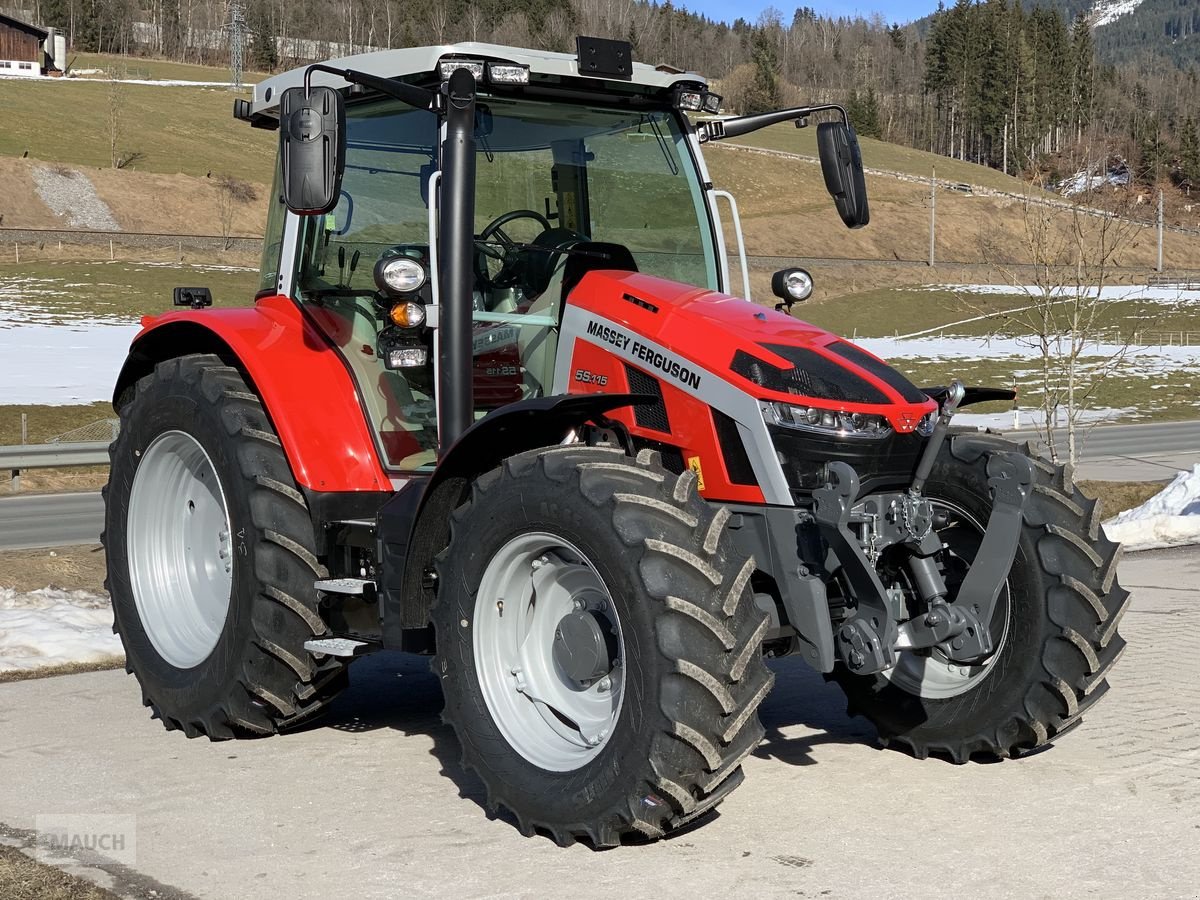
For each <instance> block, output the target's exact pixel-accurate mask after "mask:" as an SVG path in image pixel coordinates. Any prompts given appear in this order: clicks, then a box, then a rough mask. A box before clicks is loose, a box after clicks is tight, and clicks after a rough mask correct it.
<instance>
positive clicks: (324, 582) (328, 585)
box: [313, 578, 375, 597]
mask: <svg viewBox="0 0 1200 900" xmlns="http://www.w3.org/2000/svg"><path fill="white" fill-rule="evenodd" d="M313 587H315V588H316V589H317V590H318V591H320V592H321V593H322V594H349V595H351V596H355V597H360V596H362V595H363V594H366V593H367V590H368V588H369V589H370V590H371V591H372V592H373V591H374V590H375V582H374V581H371V580H370V579H367V578H325V579H321V580H319V581H317V582H316V583H315V584H314V585H313Z"/></svg>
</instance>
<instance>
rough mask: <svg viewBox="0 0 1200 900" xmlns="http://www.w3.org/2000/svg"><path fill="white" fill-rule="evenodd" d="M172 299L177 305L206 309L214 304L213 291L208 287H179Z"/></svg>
mask: <svg viewBox="0 0 1200 900" xmlns="http://www.w3.org/2000/svg"><path fill="white" fill-rule="evenodd" d="M171 301H172V303H174V304H175V305H176V306H190V307H191V308H192V309H204V307H206V306H212V291H210V290H209V289H208V288H206V287H177V288H175V293H174V295H173V297H172V298H171Z"/></svg>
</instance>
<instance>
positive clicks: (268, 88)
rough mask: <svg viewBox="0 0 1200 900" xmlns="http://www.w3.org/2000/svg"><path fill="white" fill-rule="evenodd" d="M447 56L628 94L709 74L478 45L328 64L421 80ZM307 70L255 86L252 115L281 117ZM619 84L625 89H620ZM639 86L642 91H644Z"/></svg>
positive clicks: (320, 80) (331, 79)
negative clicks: (607, 72) (622, 71)
mask: <svg viewBox="0 0 1200 900" xmlns="http://www.w3.org/2000/svg"><path fill="white" fill-rule="evenodd" d="M443 57H452V58H453V57H457V58H462V59H478V60H486V61H500V62H510V63H515V64H517V65H522V66H528V67H529V71H530V76H531V80H533V81H535V82H536V81H542V82H546V81H548V82H562V81H564V80H566V81H567V83H569V82H570V81H573V80H576V79H586V80H587V81H589V82H593V83H594V82H596V81H607V82H610V83H611V84H612V86H613V88H614V91H617V90H619V91H621V92H622V93H643V94H646V93H658V92H660V91H666V90H669V89H670V88H672V87H673V86H674V85H676V84H681V83H682V84H693V85H694V84H699V85H705V84H707V81H706V79H705V78H704V77H703V76H701V75H697V74H696V73H694V72H680V71H679V70H677V69H673V68H670V67H668V66H659V67H655V66H650V65H647V64H645V63H639V62H635V63H633V66H632V72H631V75H630V77H627V78H621V77H608V76H604V75H597V74H595V73H594V72H590V71H582V72H581V71H580V65H579V58H578V57H577V56H576V55H575V54H574V53H554V52H551V51H547V50H528V49H521V48H518V47H505V46H502V45H500V44H483V43H476V42H474V41H468V42H464V43H460V44H442V45H441V46H432V47H405V48H402V49H399V50H378V51H375V52H372V53H360V54H357V55H355V56H344V57H341V58H339V59H332V60H327V61H326V62H325V64H326V65H329V66H332V67H334V68H341V69H356V70H358V71H359V72H365V73H367V74H368V75H376V76H379V77H381V78H404V79H406V80H415V79H414V78H413V76H422V75H430V76H432V75H434V74H436V73H437V70H438V62H439V61H440V60H441V59H442V58H443ZM305 68H307V67H305V66H301V67H300V68H296V69H292V70H291V71H289V72H284V73H283V74H281V75H276V76H274V77H272V78H268V79H266V80H265V81H261V82H259V83H258V84H256V85H254V99H253V100H252V101H251V106H250V114H251V115H253V116H261V115H264V114H266V115H272V116H273V115H277V114H278V106H279V96H280V94H282V93H283V91H284V90H286V89H287V88H290V87H299V86H301V85H303V83H304V70H305ZM312 83H313V84H321V85H328V86H329V87H333V88H339V89H340V88H344V87H348V86H349V83H348V82H346V81H344V80H343V79H341V78H338V77H337V76H335V75H330V74H328V73H325V72H314V73H313V77H312ZM618 86H621V87H620V88H618ZM630 87H632V88H633V90H632V91H630V89H629V88H630ZM639 88H640V89H641V90H638V89H639Z"/></svg>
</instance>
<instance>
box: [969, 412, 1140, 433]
mask: <svg viewBox="0 0 1200 900" xmlns="http://www.w3.org/2000/svg"><path fill="white" fill-rule="evenodd" d="M1136 416H1137V409H1136V408H1135V407H1132V406H1128V407H1124V408H1122V409H1111V408H1109V407H1096V408H1095V409H1083V410H1080V411H1079V416H1078V418H1077V419H1076V421H1077V422H1078V423H1079V424H1081V425H1095V424H1098V423H1100V422H1114V421H1116V420H1117V419H1122V418H1125V419H1130V418H1136ZM1018 417H1019V418H1018ZM1045 423H1046V411H1045V410H1042V409H1020V410H1015V411H1013V412H999V413H968V412H960V413H955V414H954V424H955V425H971V426H974V427H975V428H995V429H1003V430H1005V431H1008V430H1010V429H1012V430H1014V431H1015V430H1018V429H1022V428H1045V427H1046V424H1045ZM1054 425H1055V427H1056V428H1065V427H1066V425H1067V410H1066V409H1065V408H1063V407H1059V408H1058V409H1056V410H1055V423H1054Z"/></svg>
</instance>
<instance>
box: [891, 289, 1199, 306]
mask: <svg viewBox="0 0 1200 900" xmlns="http://www.w3.org/2000/svg"><path fill="white" fill-rule="evenodd" d="M914 290H919V291H936V292H938V293H955V294H979V295H992V296H1002V297H1029V298H1030V299H1036V298H1039V297H1041V296H1043V295H1044V294H1045V293H1046V291H1045V289H1044V288H1041V287H1039V286H1037V285H1033V284H925V285H922V286H921V287H919V288H915V289H914ZM1075 294H1076V290H1075V288H1073V287H1062V288H1052V289H1051V291H1050V296H1052V297H1062V298H1064V299H1065V298H1068V297H1074V296H1075ZM1083 296H1084V297H1087V298H1088V299H1093V298H1094V299H1099V300H1113V301H1129V300H1142V301H1145V302H1147V303H1200V291H1196V290H1188V289H1184V288H1170V287H1148V286H1146V285H1144V284H1110V285H1105V286H1104V287H1102V288H1099V287H1089V288H1087V289H1086V290H1085V291H1084V292H1083Z"/></svg>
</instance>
